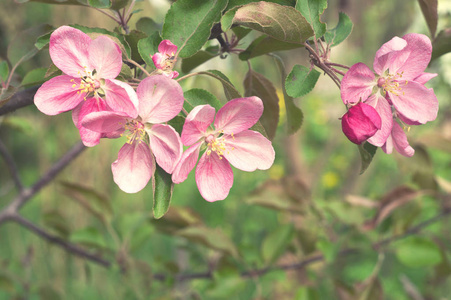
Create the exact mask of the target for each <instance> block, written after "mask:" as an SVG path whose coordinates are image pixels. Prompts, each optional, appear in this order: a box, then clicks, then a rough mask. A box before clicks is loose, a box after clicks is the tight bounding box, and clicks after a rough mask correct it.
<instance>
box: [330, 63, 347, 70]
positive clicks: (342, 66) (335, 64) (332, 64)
mask: <svg viewBox="0 0 451 300" xmlns="http://www.w3.org/2000/svg"><path fill="white" fill-rule="evenodd" d="M325 64H326V66H334V67H340V68H343V69H349V67H348V66H346V65H342V64H337V63H333V62H326V63H325Z"/></svg>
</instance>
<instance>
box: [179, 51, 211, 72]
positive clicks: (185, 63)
mask: <svg viewBox="0 0 451 300" xmlns="http://www.w3.org/2000/svg"><path fill="white" fill-rule="evenodd" d="M218 55H219V48H218V47H209V48H207V49H206V50H200V51H199V52H197V53H196V54H194V55H193V56H191V57H188V58H184V59H183V60H182V72H183V73H189V72H190V71H191V70H192V69H194V68H196V67H198V66H200V65H201V64H203V63H204V62H207V61H209V60H210V59H212V58H214V57H216V56H218Z"/></svg>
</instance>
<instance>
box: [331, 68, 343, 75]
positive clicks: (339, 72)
mask: <svg viewBox="0 0 451 300" xmlns="http://www.w3.org/2000/svg"><path fill="white" fill-rule="evenodd" d="M329 68H330V69H331V70H332V71H334V72H335V73H337V74H340V75H341V76H345V72H342V71H340V70H337V69H335V68H334V67H329Z"/></svg>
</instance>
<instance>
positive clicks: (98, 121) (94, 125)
mask: <svg viewBox="0 0 451 300" xmlns="http://www.w3.org/2000/svg"><path fill="white" fill-rule="evenodd" d="M127 119H128V116H127V115H126V114H124V113H119V112H115V111H98V112H91V113H89V114H87V115H86V116H84V118H83V119H82V120H81V125H82V126H83V127H85V128H87V129H89V130H92V131H95V132H100V133H114V132H116V131H120V130H122V131H124V126H125V124H126V123H127Z"/></svg>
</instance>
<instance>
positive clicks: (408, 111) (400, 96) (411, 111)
mask: <svg viewBox="0 0 451 300" xmlns="http://www.w3.org/2000/svg"><path fill="white" fill-rule="evenodd" d="M399 86H400V90H399V91H395V92H390V93H389V95H390V99H391V101H392V103H393V106H394V107H395V108H396V110H397V111H398V112H399V113H400V114H402V115H403V116H404V117H406V118H407V119H409V120H412V121H413V122H418V123H421V124H424V123H426V122H429V121H433V120H435V118H437V113H438V100H437V97H436V96H435V94H434V90H433V89H428V88H427V87H425V86H424V85H422V84H419V83H417V82H415V81H408V82H404V81H400V82H399Z"/></svg>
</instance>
